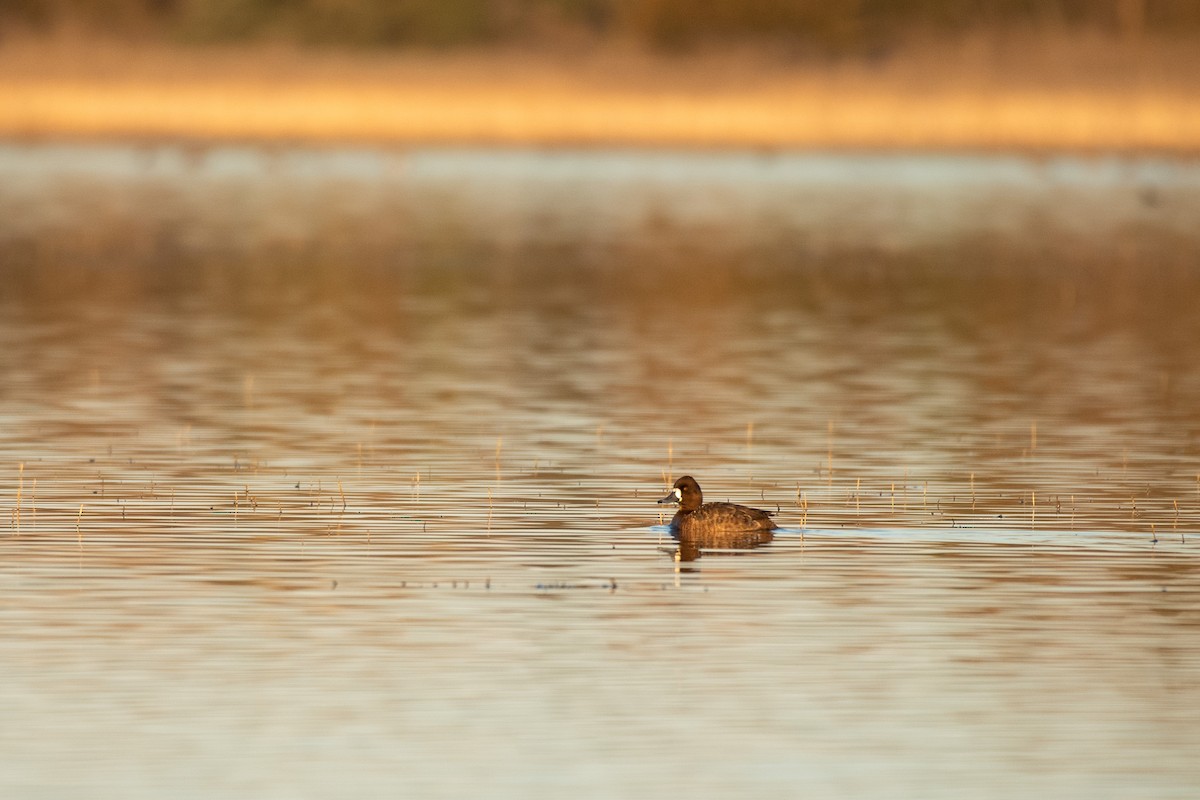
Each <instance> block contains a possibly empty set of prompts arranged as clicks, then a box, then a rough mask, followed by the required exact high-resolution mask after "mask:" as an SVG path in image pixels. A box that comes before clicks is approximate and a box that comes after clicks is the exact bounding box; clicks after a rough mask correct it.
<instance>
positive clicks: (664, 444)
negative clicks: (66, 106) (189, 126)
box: [0, 145, 1200, 798]
mask: <svg viewBox="0 0 1200 800" xmlns="http://www.w3.org/2000/svg"><path fill="white" fill-rule="evenodd" d="M1198 212H1200V166H1198V165H1197V164H1195V163H1194V162H1160V161H1155V160H1152V159H1141V160H1138V159H1116V158H1113V159H1099V160H1093V161H1079V160H1073V159H1051V160H1048V161H1044V162H1034V161H1026V160H1023V159H1019V158H1007V157H994V158H971V157H938V156H892V157H866V156H836V155H820V154H817V155H786V154H785V155H774V156H772V155H736V154H735V155H679V154H655V153H553V152H550V153H538V152H471V151H417V152H410V153H388V152H369V151H363V152H342V151H293V150H281V151H260V150H254V149H239V148H228V149H219V150H188V149H186V148H179V147H154V148H137V147H121V146H96V147H91V146H81V145H73V146H24V145H21V146H17V145H12V146H7V147H6V148H0V265H2V273H3V274H2V275H0V374H2V375H3V380H2V382H0V415H2V421H3V425H2V427H0V465H3V466H0V505H3V506H4V513H5V516H4V521H5V523H7V524H6V526H5V528H4V529H3V531H2V532H0V564H2V567H0V632H2V636H0V674H2V675H3V678H2V679H0V708H2V709H3V714H2V715H0V794H3V796H4V797H19V798H24V797H38V798H40V797H54V798H62V797H88V798H91V797H107V796H112V797H123V798H129V797H155V798H157V797H163V796H172V797H192V796H194V797H205V798H208V797H214V796H216V797H221V796H227V797H232V796H238V797H242V796H255V797H348V796H354V797H396V796H422V797H438V796H446V797H451V796H453V797H457V796H463V795H466V794H469V793H470V794H486V795H487V796H500V797H505V796H520V797H526V796H529V795H530V794H531V793H533V794H539V795H540V794H551V793H554V794H560V795H564V796H571V797H593V796H594V797H614V796H621V797H649V796H656V797H657V796H662V795H664V794H669V795H672V796H674V795H685V794H687V795H692V796H705V797H729V796H750V795H762V794H768V793H770V794H775V795H780V796H797V795H799V794H801V793H805V794H808V795H812V796H839V797H856V798H857V797H863V798H873V797H887V798H895V797H912V798H936V797H947V798H951V797H953V798H961V797H1010V796H1016V795H1033V796H1044V797H1079V798H1097V797H1111V798H1125V797H1135V796H1136V797H1151V798H1176V797H1177V798H1185V797H1194V796H1195V792H1196V787H1197V786H1198V785H1200V766H1198V765H1200V760H1198V759H1196V757H1195V741H1196V739H1197V736H1198V735H1200V557H1198V551H1197V549H1196V548H1197V546H1198V543H1200V530H1198V529H1200V368H1198V367H1197V365H1200V312H1198V311H1197V307H1196V298H1198V297H1200V236H1198V235H1197V233H1196V229H1195V220H1196V219H1197V218H1200V213H1198ZM685 473H690V474H692V475H694V476H696V477H697V478H698V479H699V480H700V482H701V484H702V486H703V487H704V488H705V490H706V497H707V498H708V499H731V500H736V501H741V502H745V503H749V504H753V505H758V506H761V507H764V508H770V509H772V510H775V509H778V511H779V519H780V522H781V524H782V525H783V526H784V527H783V529H782V530H781V531H779V532H778V535H777V536H776V537H775V539H774V541H773V542H771V543H770V544H767V545H764V546H762V547H760V548H756V549H754V550H750V551H738V552H722V551H702V552H701V553H699V555H700V557H699V558H694V557H695V556H696V555H697V553H695V552H694V551H692V550H691V549H689V548H686V547H684V548H682V549H681V548H680V547H679V543H677V542H676V541H675V540H673V539H672V538H671V536H670V534H669V532H668V531H667V530H666V529H665V528H664V527H662V523H663V521H664V516H663V513H664V509H665V507H663V506H658V505H655V504H654V502H653V501H654V500H656V499H657V498H658V497H661V496H662V494H663V493H664V491H665V488H666V487H667V486H669V483H670V481H671V480H673V478H675V477H678V476H679V475H681V474H685ZM668 513H669V512H668ZM691 559H694V560H691Z"/></svg>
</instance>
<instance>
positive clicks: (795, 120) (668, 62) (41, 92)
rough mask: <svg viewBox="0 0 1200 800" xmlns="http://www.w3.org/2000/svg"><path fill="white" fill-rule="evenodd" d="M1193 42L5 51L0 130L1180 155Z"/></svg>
mask: <svg viewBox="0 0 1200 800" xmlns="http://www.w3.org/2000/svg"><path fill="white" fill-rule="evenodd" d="M1192 45H1193V43H1191V42H1188V41H1182V40H1181V41H1156V42H1153V43H1146V42H1141V43H1130V42H1126V43H1118V42H1113V41H1111V40H1107V39H1102V38H1097V39H1095V40H1090V39H1080V38H1078V37H1066V36H1059V37H1057V38H1055V37H1050V38H1045V37H1042V36H1034V35H1033V34H1029V35H1027V36H1026V37H1025V38H1023V39H1022V38H1021V37H1015V38H1014V37H1009V38H1005V39H986V40H984V39H976V40H967V41H961V42H946V41H937V42H923V43H913V44H910V45H909V46H907V47H906V48H904V49H902V50H901V51H898V52H897V53H894V54H891V55H889V56H888V57H887V58H886V59H883V60H880V61H878V62H866V61H844V62H819V61H803V60H796V59H788V58H785V57H782V56H778V55H776V56H771V55H764V54H759V53H748V52H741V51H736V50H725V51H722V52H710V53H706V54H700V55H689V56H681V57H677V58H666V57H661V56H652V55H648V54H646V53H644V52H641V51H637V50H634V49H621V48H615V47H612V46H609V47H606V48H603V49H597V50H593V51H587V52H583V53H581V54H567V53H560V52H540V53H530V52H523V51H471V52H460V53H442V54H436V53H411V52H410V53H404V54H374V55H370V54H368V55H363V54H358V55H351V54H345V53H336V52H318V53H306V52H301V51H296V50H288V49H281V48H274V49H272V48H263V47H258V48H254V49H220V50H180V49H170V48H166V47H163V46H159V45H145V46H133V45H117V44H111V43H108V44H105V43H96V42H83V43H81V42H68V41H53V42H47V41H24V42H8V43H7V44H6V46H5V47H4V48H3V49H0V136H6V137H145V138H188V139H201V140H264V141H269V140H304V141H310V142H353V141H372V142H395V143H458V144H471V143H478V144H569V145H634V146H692V147H720V146H735V147H852V148H970V149H993V148H1033V149H1041V148H1046V149H1077V150H1089V149H1091V150H1095V149H1114V148H1115V149H1133V150H1137V149H1144V150H1167V151H1195V150H1200V54H1198V53H1200V51H1198V50H1197V48H1195V47H1193V46H1192Z"/></svg>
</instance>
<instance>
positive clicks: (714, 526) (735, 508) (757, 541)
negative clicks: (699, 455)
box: [658, 475, 776, 561]
mask: <svg viewBox="0 0 1200 800" xmlns="http://www.w3.org/2000/svg"><path fill="white" fill-rule="evenodd" d="M658 502H659V503H678V504H679V510H678V511H676V512H675V516H674V517H672V519H671V535H672V536H674V537H675V538H676V539H678V540H679V559H680V560H681V561H694V560H695V559H697V558H699V557H700V551H701V550H702V549H704V550H746V549H749V548H751V547H758V546H759V545H762V544H767V543H768V542H770V541H771V540H772V539H774V538H775V535H774V534H773V533H772V532H771V531H773V530H774V529H775V527H776V526H775V522H774V520H772V519H771V513H770V512H768V511H762V510H761V509H757V508H749V507H747V506H740V505H737V504H736V503H705V502H704V494H703V493H702V492H701V491H700V484H698V483H696V480H695V478H693V477H692V476H690V475H684V476H683V477H682V478H680V479H679V480H677V481H675V485H674V486H673V487H672V488H671V491H670V493H669V494H668V495H667V496H666V497H664V498H663V499H661V500H659V501H658Z"/></svg>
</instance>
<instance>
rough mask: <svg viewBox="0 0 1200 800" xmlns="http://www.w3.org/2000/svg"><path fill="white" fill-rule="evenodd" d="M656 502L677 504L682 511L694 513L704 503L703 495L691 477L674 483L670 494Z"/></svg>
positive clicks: (698, 485) (685, 477) (684, 477)
mask: <svg viewBox="0 0 1200 800" xmlns="http://www.w3.org/2000/svg"><path fill="white" fill-rule="evenodd" d="M658 502H660V503H679V507H680V508H682V509H683V510H684V511H695V510H696V509H697V508H699V507H700V505H701V504H702V503H703V502H704V495H703V494H702V493H701V492H700V484H698V483H696V479H695V478H693V477H692V476H691V475H684V476H683V477H682V478H680V479H679V480H677V481H675V486H673V487H672V488H671V491H670V493H669V494H668V495H667V496H666V497H664V498H663V499H662V500H659V501H658Z"/></svg>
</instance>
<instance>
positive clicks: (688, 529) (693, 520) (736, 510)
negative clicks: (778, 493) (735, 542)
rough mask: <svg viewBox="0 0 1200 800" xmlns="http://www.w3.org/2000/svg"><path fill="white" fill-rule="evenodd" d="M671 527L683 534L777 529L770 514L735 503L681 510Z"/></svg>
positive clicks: (706, 504)
mask: <svg viewBox="0 0 1200 800" xmlns="http://www.w3.org/2000/svg"><path fill="white" fill-rule="evenodd" d="M671 524H672V526H673V527H675V528H677V529H678V530H679V532H680V533H681V534H684V535H688V534H707V535H714V534H715V535H719V534H722V533H729V534H738V533H746V532H748V531H769V530H772V529H774V528H775V521H774V520H772V519H771V514H770V513H769V512H767V511H762V510H761V509H757V508H749V507H747V506H739V505H738V504H736V503H705V504H704V505H702V506H700V507H699V508H697V509H696V510H695V511H680V512H678V513H677V514H676V515H675V518H674V519H673V520H672V521H671Z"/></svg>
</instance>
